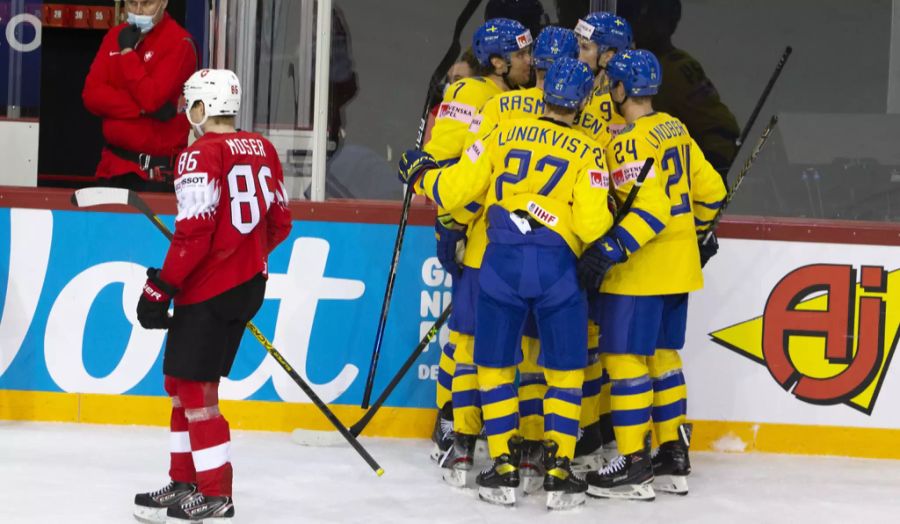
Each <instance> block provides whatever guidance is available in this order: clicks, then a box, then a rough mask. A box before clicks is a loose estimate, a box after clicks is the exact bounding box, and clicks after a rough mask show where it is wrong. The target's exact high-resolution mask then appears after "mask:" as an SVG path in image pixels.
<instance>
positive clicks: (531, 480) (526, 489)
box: [521, 469, 544, 495]
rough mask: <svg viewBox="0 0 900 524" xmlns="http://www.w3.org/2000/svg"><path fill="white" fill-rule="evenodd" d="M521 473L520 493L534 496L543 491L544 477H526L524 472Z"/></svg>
mask: <svg viewBox="0 0 900 524" xmlns="http://www.w3.org/2000/svg"><path fill="white" fill-rule="evenodd" d="M521 471H522V493H523V494H525V495H534V494H535V493H537V492H539V491H540V490H542V489H544V476H543V475H541V476H535V475H527V474H526V473H525V470H524V469H523V470H521Z"/></svg>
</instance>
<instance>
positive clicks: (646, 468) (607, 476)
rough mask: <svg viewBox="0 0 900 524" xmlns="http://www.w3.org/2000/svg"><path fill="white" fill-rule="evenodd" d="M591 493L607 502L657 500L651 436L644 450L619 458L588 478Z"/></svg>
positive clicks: (588, 492)
mask: <svg viewBox="0 0 900 524" xmlns="http://www.w3.org/2000/svg"><path fill="white" fill-rule="evenodd" d="M585 480H587V483H588V490H587V494H588V495H590V496H592V497H598V498H606V499H631V500H647V501H649V500H654V499H655V498H656V493H655V492H654V491H653V486H652V483H653V465H652V464H651V461H650V442H649V435H648V439H647V443H646V445H645V446H644V449H642V450H640V451H636V452H634V453H632V454H630V455H624V456H622V455H619V456H618V457H616V458H614V459H613V460H612V461H611V462H610V463H609V465H607V466H606V467H605V468H603V469H601V470H600V471H592V472H590V473H588V474H587V477H586V478H585Z"/></svg>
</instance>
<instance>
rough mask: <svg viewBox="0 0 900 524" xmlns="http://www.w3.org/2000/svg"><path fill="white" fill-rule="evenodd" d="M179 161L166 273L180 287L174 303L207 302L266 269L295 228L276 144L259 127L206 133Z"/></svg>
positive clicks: (167, 280) (161, 274) (164, 277)
mask: <svg viewBox="0 0 900 524" xmlns="http://www.w3.org/2000/svg"><path fill="white" fill-rule="evenodd" d="M175 167H176V177H175V195H176V197H177V198H178V216H177V217H176V218H175V238H174V239H173V240H172V244H171V245H170V246H169V252H168V254H167V255H166V261H165V263H164V264H163V268H162V272H161V273H160V277H161V278H162V279H163V280H164V281H165V282H167V283H169V284H171V285H173V286H175V287H176V288H178V290H179V291H178V294H177V295H175V303H176V304H179V305H186V304H194V303H197V302H202V301H204V300H207V299H210V298H212V297H214V296H216V295H219V294H221V293H223V292H225V291H228V290H229V289H231V288H233V287H235V286H238V285H240V284H243V283H244V282H246V281H248V280H250V279H251V278H253V276H255V275H256V274H257V273H260V272H263V273H265V272H266V271H267V268H266V260H267V258H268V255H269V253H270V252H271V251H272V250H273V249H275V246H277V245H278V244H279V243H280V242H281V241H282V240H284V239H285V238H287V236H288V233H290V230H291V214H290V211H289V210H288V207H287V204H288V197H287V192H286V191H285V187H284V174H283V173H282V170H281V162H280V161H279V159H278V153H277V152H276V151H275V147H274V146H273V145H272V144H271V143H270V142H269V141H268V140H266V139H265V138H263V137H262V136H260V135H258V134H256V133H248V132H244V131H239V132H235V133H227V134H218V133H207V134H205V135H204V136H202V137H201V138H200V139H198V140H197V141H196V142H194V144H193V145H192V146H191V147H189V148H188V149H186V150H185V151H184V152H182V153H181V155H179V157H178V162H177V165H176V166H175Z"/></svg>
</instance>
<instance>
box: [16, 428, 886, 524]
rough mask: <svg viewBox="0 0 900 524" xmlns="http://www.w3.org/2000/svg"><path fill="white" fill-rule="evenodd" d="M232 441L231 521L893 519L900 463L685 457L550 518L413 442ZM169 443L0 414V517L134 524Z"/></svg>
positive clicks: (242, 436)
mask: <svg viewBox="0 0 900 524" xmlns="http://www.w3.org/2000/svg"><path fill="white" fill-rule="evenodd" d="M232 438H233V439H234V441H233V446H232V455H233V457H232V459H233V463H234V470H235V494H234V496H235V508H236V511H237V517H236V518H235V522H237V523H265V524H269V523H293V522H315V523H327V522H342V523H343V522H351V523H366V524H368V523H422V522H429V523H430V522H440V523H482V522H483V523H490V524H500V523H505V522H515V523H533V522H550V523H556V522H565V523H567V524H571V523H581V522H584V523H591V524H599V523H623V524H643V523H646V524H680V523H686V522H691V523H693V522H698V523H716V524H719V523H728V524H731V523H736V524H740V523H748V524H749V523H753V524H758V523H789V524H805V523H815V524H825V523H832V522H833V523H842V524H845V523H889V522H900V461H878V460H861V459H842V458H826V457H795V456H786V455H765V454H719V453H694V454H693V455H692V462H693V466H694V473H693V475H691V477H690V487H691V493H690V495H688V496H687V497H676V496H671V495H665V494H658V495H657V500H656V502H621V501H598V500H593V499H591V500H589V501H588V505H587V506H585V507H583V508H580V509H577V510H574V511H570V512H558V513H548V512H547V511H546V510H545V509H544V506H543V503H544V497H543V494H541V495H540V496H532V497H529V498H527V499H524V500H521V501H520V503H519V506H518V507H517V508H515V509H505V508H500V507H494V506H490V505H488V504H486V503H483V502H480V501H478V500H476V495H475V493H474V491H471V490H456V491H454V490H452V489H450V488H448V487H447V486H446V485H444V484H443V483H442V482H441V480H440V478H439V472H438V470H437V468H436V467H435V466H434V465H432V464H431V462H430V461H429V459H428V457H427V455H428V451H429V450H430V447H431V443H430V442H427V441H424V440H393V439H363V444H364V445H365V446H366V448H367V449H368V450H369V451H370V452H371V453H372V455H373V456H374V457H375V459H376V460H378V461H379V462H380V463H381V465H382V466H383V467H384V469H385V471H386V473H385V475H384V476H383V477H381V478H378V477H376V476H375V474H374V473H373V472H372V471H371V470H369V469H368V467H367V466H366V465H365V463H364V462H362V460H360V458H359V457H358V456H357V455H356V453H355V452H354V451H353V450H352V449H350V448H349V447H344V448H308V447H302V446H298V445H296V444H292V443H291V441H290V438H289V435H287V434H285V433H263V432H250V431H234V432H232ZM167 446H168V436H167V431H166V430H165V429H163V428H147V427H121V426H94V425H81V424H45V423H21V422H0V523H3V524H14V523H91V524H97V523H102V524H105V523H128V522H135V521H134V520H133V519H132V517H131V510H132V500H133V496H134V493H135V492H138V491H149V490H153V489H156V488H159V487H161V486H162V485H164V484H165V483H166V482H167V477H166V472H167V469H168V454H167V451H166V449H167Z"/></svg>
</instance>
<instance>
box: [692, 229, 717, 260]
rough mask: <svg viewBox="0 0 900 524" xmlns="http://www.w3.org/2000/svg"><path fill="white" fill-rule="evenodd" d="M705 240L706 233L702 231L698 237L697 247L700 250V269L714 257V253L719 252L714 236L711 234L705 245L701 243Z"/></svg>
mask: <svg viewBox="0 0 900 524" xmlns="http://www.w3.org/2000/svg"><path fill="white" fill-rule="evenodd" d="M704 238H706V232H705V231H703V232H701V233H700V236H699V237H698V240H697V242H698V244H697V247H699V248H700V267H701V268H702V267H704V266H705V265H706V263H707V262H709V259H711V258H712V257H714V256H716V253H718V252H719V239H718V238H717V237H716V234H715V233H713V234H712V235H710V237H709V242H707V243H706V244H704V243H703V239H704Z"/></svg>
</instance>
